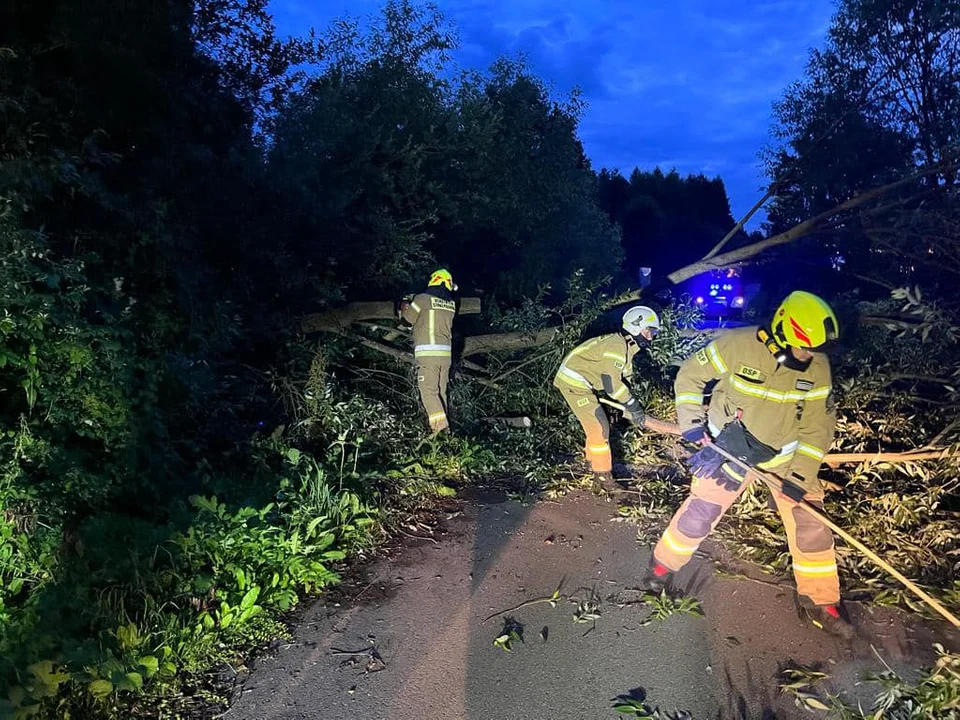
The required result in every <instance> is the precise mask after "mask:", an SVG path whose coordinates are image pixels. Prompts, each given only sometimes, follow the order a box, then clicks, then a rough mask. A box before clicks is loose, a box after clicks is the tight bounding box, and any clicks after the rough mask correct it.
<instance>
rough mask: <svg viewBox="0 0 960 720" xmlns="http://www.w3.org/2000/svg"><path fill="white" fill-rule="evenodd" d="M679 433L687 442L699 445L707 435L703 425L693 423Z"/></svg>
mask: <svg viewBox="0 0 960 720" xmlns="http://www.w3.org/2000/svg"><path fill="white" fill-rule="evenodd" d="M681 435H682V437H683V439H684V440H686V441H687V442H691V443H694V444H696V445H700V444H701V443H702V442H703V439H704V438H705V437H707V430H706V428H705V427H703V425H694V426H693V427H692V428H690V429H689V430H684V431H683V432H682V433H681Z"/></svg>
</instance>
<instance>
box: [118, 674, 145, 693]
mask: <svg viewBox="0 0 960 720" xmlns="http://www.w3.org/2000/svg"><path fill="white" fill-rule="evenodd" d="M113 682H114V684H115V685H116V686H117V688H118V689H119V690H126V691H128V692H140V690H141V689H142V688H143V676H142V675H141V674H140V673H137V672H128V673H124V674H123V675H119V676H114V678H113Z"/></svg>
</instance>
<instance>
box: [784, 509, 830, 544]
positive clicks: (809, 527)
mask: <svg viewBox="0 0 960 720" xmlns="http://www.w3.org/2000/svg"><path fill="white" fill-rule="evenodd" d="M790 512H791V513H792V514H793V522H794V523H796V526H797V549H798V550H800V551H801V552H806V553H813V552H823V551H824V550H829V549H831V548H832V547H833V533H831V532H830V528H828V527H827V526H826V525H824V524H823V523H822V522H820V521H819V520H817V519H816V518H815V517H813V516H812V515H810V514H809V513H807V512H804V511H803V509H801V508H799V507H794V508H792V509H791V510H790Z"/></svg>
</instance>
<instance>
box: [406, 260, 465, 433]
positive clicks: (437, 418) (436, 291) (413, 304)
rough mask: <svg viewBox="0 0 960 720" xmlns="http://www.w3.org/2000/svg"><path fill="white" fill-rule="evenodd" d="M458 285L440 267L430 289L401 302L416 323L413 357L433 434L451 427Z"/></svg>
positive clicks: (421, 397)
mask: <svg viewBox="0 0 960 720" xmlns="http://www.w3.org/2000/svg"><path fill="white" fill-rule="evenodd" d="M456 289H457V286H456V285H455V284H454V282H453V277H452V276H451V275H450V273H449V272H448V271H447V270H444V269H442V268H441V269H440V270H436V271H435V272H434V273H433V274H432V275H431V276H430V281H429V282H428V283H427V289H426V290H424V291H423V292H421V293H420V294H419V295H416V296H415V297H413V298H412V299H409V300H407V299H405V300H404V301H403V302H401V304H400V316H401V317H402V318H403V320H404V321H406V322H407V323H409V324H410V325H412V326H413V356H414V361H415V364H416V372H417V388H418V389H419V390H420V401H421V402H422V403H423V409H424V410H425V411H426V413H427V424H428V425H429V426H430V432H431V433H433V434H436V433H439V432H442V431H444V430H446V429H447V428H449V427H450V423H449V421H448V419H447V382H448V381H449V379H450V361H451V356H452V352H451V350H452V346H453V318H454V316H455V315H456V313H457V306H456V303H455V302H454V300H453V291H454V290H456Z"/></svg>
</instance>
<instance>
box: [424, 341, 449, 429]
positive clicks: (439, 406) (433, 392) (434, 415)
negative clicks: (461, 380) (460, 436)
mask: <svg viewBox="0 0 960 720" xmlns="http://www.w3.org/2000/svg"><path fill="white" fill-rule="evenodd" d="M449 380H450V358H436V357H426V358H420V359H418V360H417V389H418V390H419V391H420V402H421V403H423V409H424V411H425V412H426V413H427V424H428V425H429V426H430V432H433V433H438V432H440V431H441V430H446V429H447V428H448V427H450V423H449V421H448V419H447V383H448V382H449Z"/></svg>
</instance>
